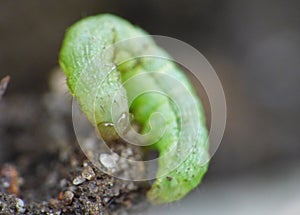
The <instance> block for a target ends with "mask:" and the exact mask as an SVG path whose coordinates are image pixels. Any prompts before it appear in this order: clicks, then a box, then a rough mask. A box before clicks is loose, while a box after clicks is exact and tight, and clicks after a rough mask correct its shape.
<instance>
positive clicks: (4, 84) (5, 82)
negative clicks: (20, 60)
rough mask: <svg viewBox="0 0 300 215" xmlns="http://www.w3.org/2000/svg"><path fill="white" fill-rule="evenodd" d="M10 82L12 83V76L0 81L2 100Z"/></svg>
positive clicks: (0, 96) (0, 97)
mask: <svg viewBox="0 0 300 215" xmlns="http://www.w3.org/2000/svg"><path fill="white" fill-rule="evenodd" d="M9 81H10V76H8V75H7V76H5V77H4V78H2V79H1V81H0V100H1V99H2V96H3V95H4V93H5V91H6V89H7V86H8V83H9Z"/></svg>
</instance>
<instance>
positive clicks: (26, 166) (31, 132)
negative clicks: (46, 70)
mask: <svg viewBox="0 0 300 215" xmlns="http://www.w3.org/2000/svg"><path fill="white" fill-rule="evenodd" d="M11 83H13V80H12V81H11ZM11 83H10V84H11ZM71 100H72V98H71V96H70V95H68V91H67V89H66V87H65V83H64V79H63V78H62V75H61V72H60V71H57V70H56V72H54V73H53V75H52V77H51V78H50V90H49V92H47V93H45V94H42V95H38V94H35V95H32V94H26V95H10V94H9V89H8V92H6V94H5V95H4V96H3V98H2V99H1V100H0V214H49V215H50V214H57V215H58V214H128V213H130V214H132V213H134V212H140V211H143V210H145V209H147V207H148V203H147V201H146V200H145V193H146V191H147V189H148V188H149V184H148V183H145V182H132V181H124V180H121V179H117V178H115V177H112V176H110V175H108V174H105V173H104V172H102V171H100V170H99V169H98V168H96V167H95V166H94V165H93V164H92V163H91V162H90V161H89V160H88V159H87V158H86V157H85V155H84V154H83V152H82V151H81V149H80V147H79V145H78V143H77V142H76V138H75V135H74V131H73V127H72V119H71ZM110 147H112V150H115V151H117V152H118V153H121V154H122V155H124V154H126V152H128V150H129V149H130V145H126V144H119V143H118V144H116V145H111V146H110ZM130 150H131V152H132V153H130V156H131V158H133V159H135V160H139V159H141V154H142V152H141V151H140V150H139V149H138V148H136V147H135V148H132V149H130ZM144 171H145V170H144V168H143V167H141V168H140V169H136V170H134V174H141V175H142V174H144ZM128 172H133V171H132V170H131V169H130V166H128Z"/></svg>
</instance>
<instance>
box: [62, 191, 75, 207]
mask: <svg viewBox="0 0 300 215" xmlns="http://www.w3.org/2000/svg"><path fill="white" fill-rule="evenodd" d="M73 198H74V193H72V192H71V191H69V190H67V191H66V192H64V195H63V203H64V205H70V204H71V203H72V201H73Z"/></svg>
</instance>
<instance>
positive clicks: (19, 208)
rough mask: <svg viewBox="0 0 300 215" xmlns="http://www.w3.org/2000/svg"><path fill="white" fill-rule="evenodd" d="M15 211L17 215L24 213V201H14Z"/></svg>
mask: <svg viewBox="0 0 300 215" xmlns="http://www.w3.org/2000/svg"><path fill="white" fill-rule="evenodd" d="M16 202H17V203H16V209H17V211H18V212H19V213H25V211H26V208H25V207H24V205H25V204H24V201H23V200H22V199H18V198H17V199H16Z"/></svg>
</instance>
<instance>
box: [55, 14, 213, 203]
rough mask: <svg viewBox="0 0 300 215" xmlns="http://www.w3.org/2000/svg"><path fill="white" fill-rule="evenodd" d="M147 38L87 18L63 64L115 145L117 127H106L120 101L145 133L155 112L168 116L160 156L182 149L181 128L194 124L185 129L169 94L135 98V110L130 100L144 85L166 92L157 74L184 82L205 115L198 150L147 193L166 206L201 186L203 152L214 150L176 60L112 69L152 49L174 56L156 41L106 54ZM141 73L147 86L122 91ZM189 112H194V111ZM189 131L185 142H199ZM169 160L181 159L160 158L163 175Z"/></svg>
mask: <svg viewBox="0 0 300 215" xmlns="http://www.w3.org/2000/svg"><path fill="white" fill-rule="evenodd" d="M144 35H148V34H146V33H145V32H144V31H143V30H141V29H140V28H138V27H136V26H134V25H132V24H130V23H129V22H127V21H126V20H124V19H122V18H120V17H117V16H114V15H110V14H101V15H97V16H92V17H87V18H84V19H82V20H80V21H78V22H77V23H75V24H74V25H73V26H71V27H70V28H69V29H68V30H67V32H66V35H65V38H64V41H63V44H62V48H61V51H60V57H59V63H60V66H61V68H62V69H63V71H64V73H65V75H66V77H67V84H68V87H69V90H70V92H71V94H72V95H73V96H74V97H75V98H76V100H77V101H78V104H79V106H80V108H81V110H82V112H83V113H84V114H85V115H86V116H87V118H88V119H89V120H90V122H91V123H92V124H93V125H94V126H95V127H97V128H98V130H99V132H100V133H101V136H102V137H103V139H104V140H107V141H109V140H112V139H115V138H116V137H117V135H116V133H115V132H114V131H113V129H110V128H108V127H105V126H101V125H103V123H104V122H112V116H111V112H110V111H111V105H112V103H113V102H114V103H117V107H118V109H117V110H116V111H117V112H118V113H120V114H121V113H129V112H130V113H131V114H133V115H134V121H135V122H136V123H137V124H138V125H140V128H141V131H140V132H141V133H146V132H147V131H148V129H149V127H148V125H149V118H150V116H151V114H152V113H153V112H154V111H155V112H159V113H162V114H163V116H164V119H165V120H166V122H167V124H168V125H167V126H168V129H167V130H166V132H165V133H164V135H163V136H162V137H161V138H160V139H159V141H158V142H156V143H155V144H154V145H153V146H152V148H154V149H156V150H158V152H159V154H160V156H163V155H166V154H167V153H168V152H170V150H171V149H172V147H174V144H175V145H176V141H177V140H178V135H179V133H180V128H181V127H184V126H188V125H186V124H185V122H182V124H181V125H179V124H180V123H179V120H178V118H180V115H179V112H178V110H177V109H176V107H175V106H174V105H173V104H172V103H171V102H170V100H169V99H168V98H166V97H164V96H161V95H159V94H151V93H147V94H143V95H141V96H139V97H137V98H136V100H134V102H133V103H132V104H131V106H130V109H129V107H128V101H127V96H128V95H131V94H135V93H137V92H136V91H138V90H139V85H143V84H147V85H149V86H151V85H152V86H155V88H161V89H164V87H165V86H166V85H165V84H164V83H163V81H162V80H157V79H155V77H154V76H153V74H154V73H155V72H157V71H160V70H164V71H163V72H164V73H165V74H168V75H171V76H172V77H174V78H176V79H177V80H180V82H181V83H183V84H184V85H185V86H186V88H187V89H188V90H189V91H190V93H191V94H192V95H193V97H194V98H195V101H196V103H195V104H196V105H197V109H198V110H199V114H200V115H199V116H198V117H199V119H200V120H199V124H200V125H199V134H198V137H197V142H196V144H195V145H194V146H193V150H192V153H190V154H189V155H188V157H187V158H186V159H185V160H184V161H183V162H182V164H181V165H180V166H178V167H177V168H176V169H175V170H173V171H171V172H169V174H167V175H165V176H163V177H158V178H157V179H156V180H155V181H154V184H153V185H152V187H151V189H150V190H149V191H148V193H147V197H148V199H149V201H150V202H151V203H153V204H163V203H168V202H172V201H176V200H179V199H181V198H182V197H184V196H185V195H186V194H187V193H189V191H191V190H192V189H193V188H195V187H197V186H198V185H199V183H200V182H201V180H202V177H203V175H204V174H205V173H206V171H207V168H208V164H207V163H206V164H201V159H202V160H203V151H205V152H207V151H208V143H207V142H208V141H207V139H208V137H207V136H208V134H207V129H206V126H205V117H204V111H203V109H202V105H201V102H200V101H199V99H198V98H197V96H196V93H195V91H194V89H193V87H192V85H191V84H190V82H189V80H188V79H187V77H186V76H185V74H184V72H182V71H181V70H180V69H179V68H178V67H177V65H175V64H174V63H173V62H172V61H166V60H164V61H161V60H159V59H140V60H136V61H131V62H128V63H125V64H122V65H120V66H118V67H117V69H115V70H113V71H112V68H113V67H114V66H115V65H117V63H118V62H121V61H122V59H125V58H126V59H127V58H128V56H131V55H134V54H135V53H136V52H143V50H145V49H152V50H153V52H154V53H159V54H160V55H162V56H168V54H167V53H165V52H164V51H163V50H162V49H161V48H159V47H158V46H157V45H156V44H155V42H154V41H153V40H152V39H151V37H148V39H146V40H143V44H139V43H130V44H128V45H127V46H122V47H120V48H118V49H116V50H113V52H112V53H105V55H104V54H103V53H104V52H105V51H106V52H107V47H109V46H111V45H112V44H114V43H116V42H118V41H121V40H125V39H129V38H133V37H137V36H144ZM168 57H169V56H168ZM140 73H145V74H146V77H147V79H145V80H144V81H143V83H141V82H137V83H135V84H134V85H133V84H132V85H130V86H126V89H125V88H124V87H122V83H124V82H125V81H126V80H128V79H130V78H131V77H133V76H135V75H137V74H140ZM82 80H83V81H82ZM99 86H100V87H99ZM120 89H121V90H120ZM164 90H166V89H164ZM116 92H119V94H118V95H119V96H118V98H117V99H116V100H114V101H112V98H113V97H114V95H115V93H116ZM120 92H121V93H120ZM178 96H180V95H178ZM179 99H184V98H179ZM185 111H186V113H187V114H189V109H188V108H187V109H186V110H185ZM190 117H191V119H192V118H193V117H195V116H193V115H191V116H190ZM124 129H125V127H124ZM188 130H189V129H185V130H184V131H183V134H182V136H183V140H185V142H187V143H188V141H189V140H191V139H193V138H195V137H191V135H190V134H189V132H188ZM169 162H170V163H171V162H175V163H179V162H180V156H175V155H174V154H173V157H169V158H168V159H159V160H158V173H157V174H158V175H160V174H159V173H160V171H162V169H165V168H166V167H167V166H168V165H169V164H170V163H169Z"/></svg>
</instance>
